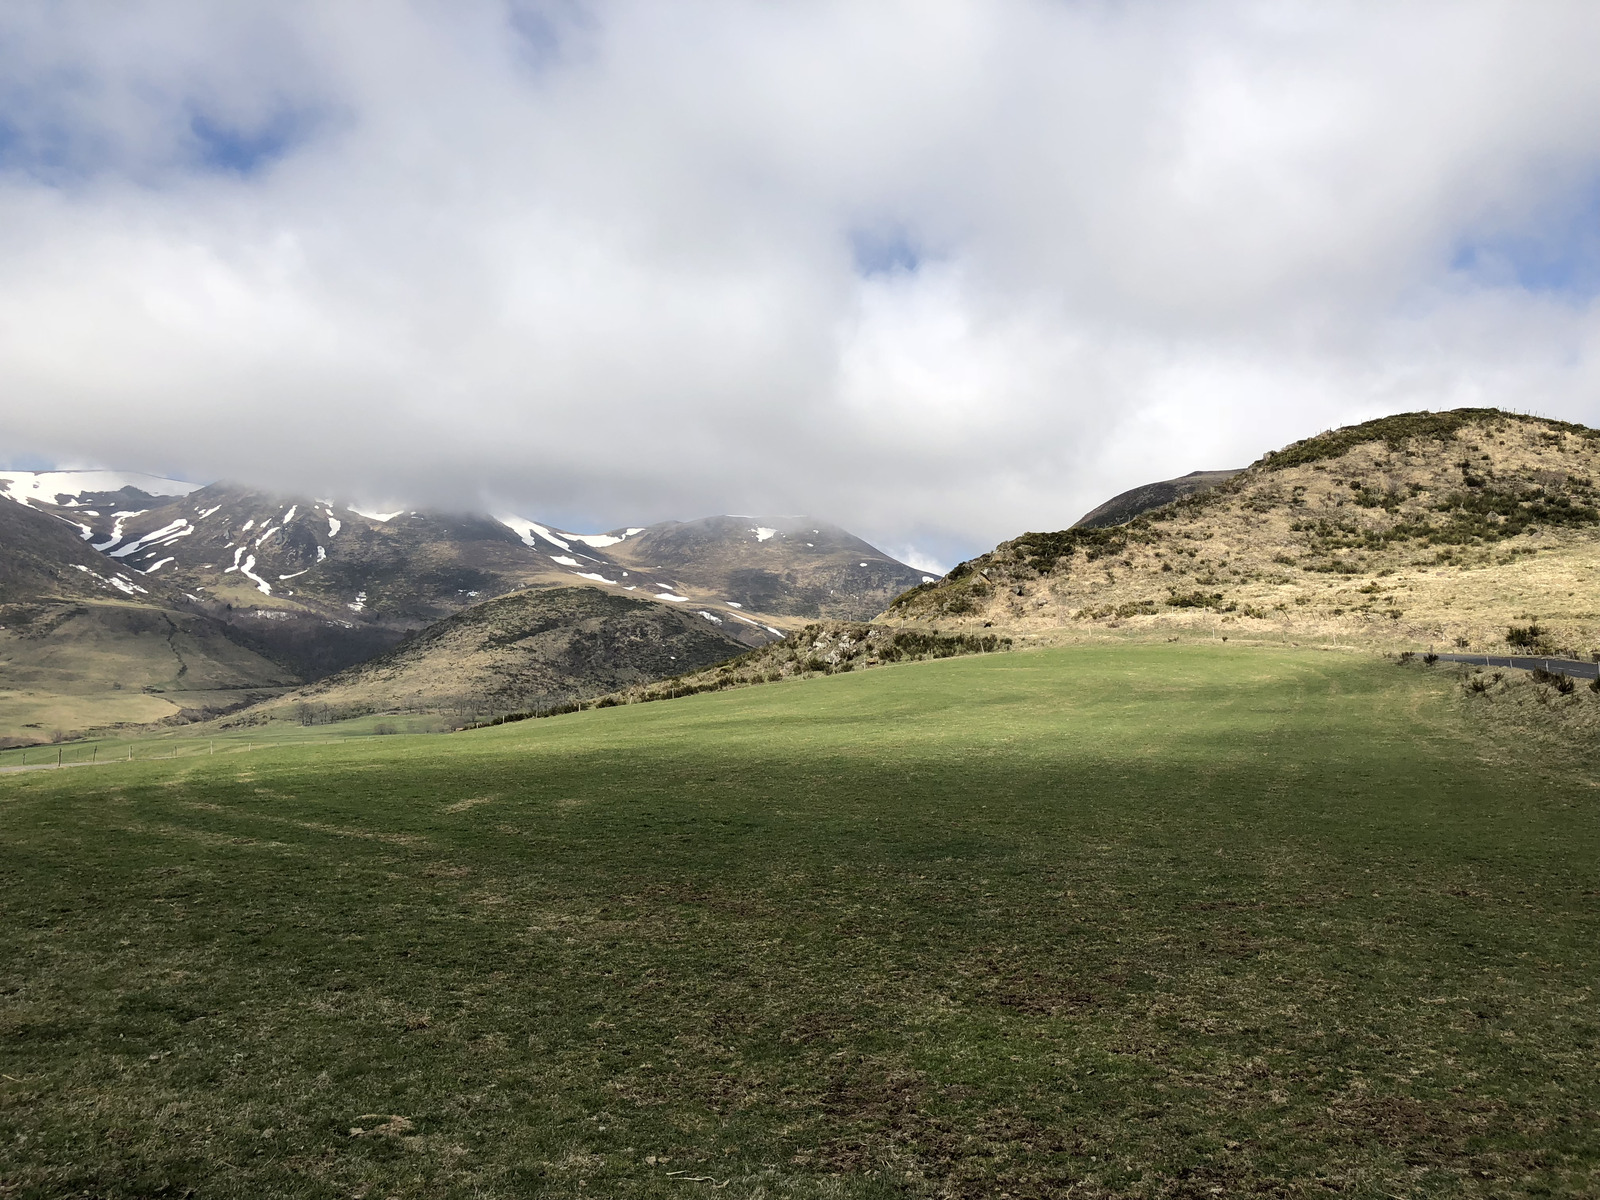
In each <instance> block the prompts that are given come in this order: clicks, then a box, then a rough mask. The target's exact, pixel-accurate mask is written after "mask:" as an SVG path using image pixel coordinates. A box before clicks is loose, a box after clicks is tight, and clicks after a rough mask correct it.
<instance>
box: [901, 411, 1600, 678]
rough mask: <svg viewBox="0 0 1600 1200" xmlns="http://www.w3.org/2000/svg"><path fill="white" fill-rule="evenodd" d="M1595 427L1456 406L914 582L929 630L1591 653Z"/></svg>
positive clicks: (1364, 430)
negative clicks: (1117, 632)
mask: <svg viewBox="0 0 1600 1200" xmlns="http://www.w3.org/2000/svg"><path fill="white" fill-rule="evenodd" d="M1597 478H1600V431H1596V430H1593V429H1588V428H1585V427H1583V426H1578V425H1570V424H1565V423H1563V422H1558V421H1547V420H1542V419H1539V418H1536V417H1524V416H1517V415H1514V414H1508V413H1502V412H1498V411H1495V410H1492V409H1461V410H1456V411H1453V412H1446V413H1412V414H1407V415H1403V416H1397V417H1386V418H1384V419H1382V420H1377V421H1371V422H1368V423H1366V424H1364V425H1357V426H1352V427H1350V428H1347V429H1340V430H1336V431H1333V432H1331V433H1328V434H1323V435H1321V436H1319V437H1315V438H1309V439H1307V440H1305V441H1302V442H1297V443H1295V444H1294V445H1292V446H1289V447H1287V448H1285V449H1284V450H1281V451H1278V452H1276V453H1273V454H1268V455H1266V456H1265V457H1263V458H1262V459H1261V460H1260V461H1258V462H1256V463H1255V464H1253V465H1252V466H1251V467H1250V468H1249V469H1247V470H1245V471H1244V472H1242V473H1240V474H1238V475H1236V476H1235V477H1234V478H1232V479H1231V480H1228V481H1227V482H1225V483H1223V484H1221V485H1219V486H1217V487H1215V488H1212V489H1211V490H1209V491H1205V492H1201V493H1199V494H1196V495H1193V496H1190V497H1187V498H1185V499H1181V500H1178V501H1177V502H1175V503H1172V504H1169V505H1167V506H1165V507H1162V508H1159V509H1156V510H1154V511H1151V512H1147V513H1144V514H1142V515H1139V516H1137V517H1135V518H1133V519H1132V520H1131V521H1128V522H1127V523H1125V524H1121V525H1116V526H1112V527H1106V528H1080V527H1075V528H1073V529H1067V530H1062V531H1060V532H1056V533H1028V534H1024V535H1022V536H1021V537H1018V538H1015V539H1013V540H1012V541H1009V542H1005V543H1003V544H1002V545H1000V546H999V547H997V548H996V549H995V550H993V551H991V552H990V553H988V554H985V555H982V556H981V557H979V558H976V559H973V560H972V561H970V562H968V563H963V564H962V565H961V566H959V567H957V568H956V569H955V570H953V571H952V572H951V573H950V575H949V577H948V578H947V580H946V581H944V582H941V583H937V584H931V585H926V586H924V587H921V588H918V589H914V590H913V591H911V592H910V593H908V594H907V595H905V596H903V597H901V598H900V599H899V600H897V601H896V603H895V604H894V606H893V607H892V609H891V615H892V616H893V617H894V618H895V619H897V620H900V621H903V622H910V623H932V624H935V625H938V626H941V627H944V626H949V627H951V628H958V629H959V628H966V627H969V626H977V627H982V626H994V627H1004V628H1007V629H1009V630H1013V631H1023V632H1033V633H1041V634H1050V633H1053V632H1058V631H1062V630H1068V631H1072V632H1075V633H1092V632H1095V631H1103V630H1108V629H1122V630H1124V631H1125V632H1134V633H1140V632H1144V633H1168V634H1171V633H1178V634H1180V635H1181V634H1183V633H1186V632H1187V633H1191V634H1193V633H1203V634H1206V635H1207V636H1217V637H1221V636H1229V635H1232V636H1236V637H1250V636H1256V637H1261V636H1265V637H1270V638H1307V639H1336V640H1337V639H1346V640H1358V641H1362V642H1366V643H1368V644H1374V645H1380V646H1382V645H1394V646H1418V645H1429V644H1433V645H1437V646H1439V647H1441V648H1445V647H1449V646H1462V647H1470V648H1472V649H1482V650H1500V651H1504V650H1505V649H1507V648H1508V647H1514V648H1517V649H1528V648H1537V649H1540V650H1557V649H1561V650H1566V651H1568V652H1570V653H1573V654H1577V655H1581V656H1583V657H1587V656H1588V654H1589V653H1590V652H1591V651H1594V650H1597V649H1600V605H1597V603H1596V600H1595V596H1594V591H1593V585H1592V580H1593V579H1594V578H1595V573H1596V571H1597V570H1600V493H1597V492H1596V484H1595V481H1596V479H1597Z"/></svg>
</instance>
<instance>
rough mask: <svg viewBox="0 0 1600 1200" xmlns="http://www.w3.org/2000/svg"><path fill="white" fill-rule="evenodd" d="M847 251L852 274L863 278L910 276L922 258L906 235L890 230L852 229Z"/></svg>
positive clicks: (896, 230)
mask: <svg viewBox="0 0 1600 1200" xmlns="http://www.w3.org/2000/svg"><path fill="white" fill-rule="evenodd" d="M850 251H851V254H852V256H853V257H854V259H855V266H856V273H857V274H858V275H863V276H871V275H888V274H891V273H893V272H896V271H903V272H906V273H908V274H909V273H910V272H912V271H915V270H916V269H917V268H918V267H920V266H921V265H922V256H921V255H920V254H919V253H918V252H917V248H916V246H915V245H913V244H912V242H911V239H910V237H908V236H907V234H906V231H905V230H904V229H901V228H899V227H895V228H892V229H854V230H851V232H850Z"/></svg>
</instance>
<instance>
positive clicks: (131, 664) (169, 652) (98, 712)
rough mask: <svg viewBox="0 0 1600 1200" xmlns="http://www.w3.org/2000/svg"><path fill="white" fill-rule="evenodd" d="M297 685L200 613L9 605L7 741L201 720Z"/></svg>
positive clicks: (0, 655) (1, 736)
mask: <svg viewBox="0 0 1600 1200" xmlns="http://www.w3.org/2000/svg"><path fill="white" fill-rule="evenodd" d="M297 682H298V680H297V679H296V678H295V677H294V675H293V674H292V673H291V672H289V671H288V670H286V669H285V668H284V667H282V666H280V665H278V664H277V663H274V662H272V661H270V660H269V659H267V658H264V657H263V656H261V655H260V654H257V653H255V652H254V651H253V650H251V649H249V648H248V647H245V646H241V645H239V644H238V643H237V642H236V641H234V640H233V639H232V638H231V637H230V636H228V630H227V629H226V628H224V627H223V626H222V625H220V624H219V623H218V622H216V621H213V620H211V619H210V618H208V617H205V616H202V615H198V614H196V613H192V612H181V611H177V610H173V609H163V608H157V607H156V606H155V605H153V604H136V603H131V602H119V601H95V600H84V601H78V602H43V603H38V604H9V605H3V606H0V745H9V744H16V743H18V742H39V741H45V740H49V739H51V738H52V737H53V736H54V735H56V734H61V735H74V734H77V733H79V732H81V731H83V730H86V729H95V728H105V727H109V726H115V725H121V724H146V723H150V722H155V721H162V720H166V719H172V718H181V719H193V720H198V719H200V718H201V717H202V716H205V715H208V714H211V713H216V712H222V711H226V710H228V709H230V708H237V707H239V706H240V705H242V704H246V703H249V702H251V701H252V700H255V699H259V698H260V697H262V696H265V695H270V694H272V691H273V689H283V688H287V687H290V686H293V685H294V684H295V683H297Z"/></svg>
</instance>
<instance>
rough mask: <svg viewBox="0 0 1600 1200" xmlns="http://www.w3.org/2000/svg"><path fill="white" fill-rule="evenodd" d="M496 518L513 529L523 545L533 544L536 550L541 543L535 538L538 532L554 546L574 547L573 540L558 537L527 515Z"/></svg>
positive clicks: (564, 548) (569, 548)
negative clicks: (529, 518)
mask: <svg viewBox="0 0 1600 1200" xmlns="http://www.w3.org/2000/svg"><path fill="white" fill-rule="evenodd" d="M495 520H496V521H499V522H500V524H502V525H504V526H505V527H506V528H507V529H509V530H511V532H512V533H514V534H516V535H517V536H518V537H519V538H521V539H522V544H523V545H525V546H532V547H533V548H534V549H535V550H537V549H538V548H539V545H538V543H537V542H535V541H534V540H533V536H534V534H538V535H539V536H540V537H542V538H543V539H544V540H545V541H547V542H549V543H550V544H551V545H552V546H560V547H561V548H562V549H563V550H571V549H572V543H571V542H568V541H564V540H563V539H561V538H559V537H557V536H556V535H555V534H554V533H552V532H551V531H550V530H548V529H546V528H545V527H544V526H543V525H541V524H539V522H537V521H530V520H528V519H527V518H526V517H518V516H512V515H510V514H507V515H506V516H500V517H496V518H495ZM569 536H570V535H569Z"/></svg>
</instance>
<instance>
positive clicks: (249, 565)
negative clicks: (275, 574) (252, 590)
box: [239, 554, 272, 596]
mask: <svg viewBox="0 0 1600 1200" xmlns="http://www.w3.org/2000/svg"><path fill="white" fill-rule="evenodd" d="M255 565H256V556H255V555H254V554H252V555H251V556H250V557H249V558H247V559H245V560H244V566H242V567H240V568H239V574H241V575H243V576H244V577H245V578H246V579H248V580H249V581H250V582H251V583H253V584H255V585H256V587H258V588H260V589H261V591H262V592H263V593H264V594H266V595H268V596H270V595H272V585H271V584H270V583H268V582H267V581H266V580H265V579H263V578H261V576H259V575H257V574H256V573H255Z"/></svg>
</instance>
